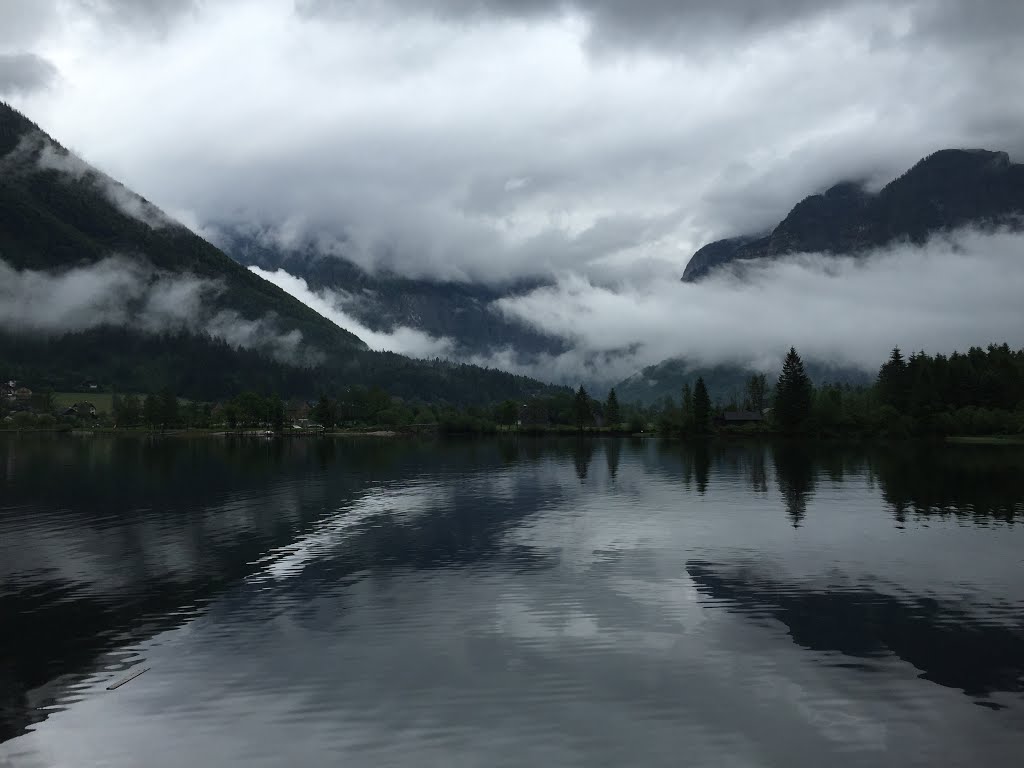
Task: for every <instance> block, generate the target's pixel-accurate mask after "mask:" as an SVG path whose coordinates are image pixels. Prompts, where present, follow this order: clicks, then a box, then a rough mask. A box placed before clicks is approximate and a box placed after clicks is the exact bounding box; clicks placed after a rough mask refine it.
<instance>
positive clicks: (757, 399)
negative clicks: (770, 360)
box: [743, 373, 768, 413]
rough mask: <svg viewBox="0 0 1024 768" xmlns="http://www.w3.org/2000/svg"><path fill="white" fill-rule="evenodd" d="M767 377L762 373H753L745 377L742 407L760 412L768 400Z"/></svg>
mask: <svg viewBox="0 0 1024 768" xmlns="http://www.w3.org/2000/svg"><path fill="white" fill-rule="evenodd" d="M767 398H768V377H767V376H765V374H763V373H755V374H752V375H751V376H750V378H749V379H747V386H746V396H745V398H744V400H743V409H744V410H746V411H754V412H756V413H762V412H763V411H764V409H765V404H766V403H767V402H768V399H767Z"/></svg>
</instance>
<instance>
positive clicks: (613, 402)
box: [604, 387, 622, 430]
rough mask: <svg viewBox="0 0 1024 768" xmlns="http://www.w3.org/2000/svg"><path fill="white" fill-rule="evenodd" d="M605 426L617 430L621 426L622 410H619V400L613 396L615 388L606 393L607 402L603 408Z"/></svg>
mask: <svg viewBox="0 0 1024 768" xmlns="http://www.w3.org/2000/svg"><path fill="white" fill-rule="evenodd" d="M604 418H605V424H606V425H607V427H608V428H609V429H612V430H617V429H618V428H619V426H620V425H621V424H622V409H621V408H619V398H618V396H617V395H616V394H615V387H612V389H611V391H610V392H609V393H608V401H607V402H606V403H605V406H604Z"/></svg>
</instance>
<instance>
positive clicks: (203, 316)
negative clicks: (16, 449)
mask: <svg viewBox="0 0 1024 768" xmlns="http://www.w3.org/2000/svg"><path fill="white" fill-rule="evenodd" d="M0 366H2V369H3V371H2V375H4V376H5V377H7V378H12V379H19V380H23V381H25V382H27V383H29V384H31V385H32V386H35V387H39V388H44V387H52V388H58V387H59V388H61V389H77V388H80V387H81V386H82V385H83V384H84V383H86V382H89V383H97V384H102V385H103V386H104V387H112V388H115V389H120V390H122V391H124V390H129V391H131V390H134V391H152V390H155V389H158V388H162V387H166V386H170V387H171V388H172V389H174V390H175V391H177V392H178V393H180V394H182V395H188V396H192V397H203V398H213V397H219V396H223V395H227V394H235V393H237V392H239V391H242V390H243V389H259V390H261V391H265V392H278V393H280V394H285V395H289V394H300V395H305V396H312V395H314V394H316V393H317V392H324V391H332V392H333V391H338V390H340V389H342V388H344V387H349V386H353V385H364V386H379V387H384V388H386V389H387V391H388V392H390V393H391V394H393V395H397V396H400V397H403V398H406V399H409V400H422V401H428V402H450V403H489V402H491V401H494V400H499V399H503V398H507V397H517V398H518V397H525V396H527V395H529V394H530V393H533V392H542V391H545V389H546V388H545V386H544V385H543V384H541V383H540V382H537V381H532V380H529V379H526V378H525V377H521V376H515V375H512V374H507V373H503V372H501V371H495V370H486V369H483V368H479V367H475V366H472V365H465V364H461V363H458V362H448V361H441V360H435V361H431V362H419V361H413V360H410V359H408V358H406V357H402V356H400V355H396V354H388V353H380V352H374V351H370V350H369V349H367V346H366V344H365V343H364V342H363V341H362V340H361V339H359V338H358V337H357V336H355V335H354V334H352V333H350V332H348V331H347V330H345V329H343V328H341V327H339V325H337V324H336V323H335V322H333V321H332V320H330V319H328V318H327V317H324V316H323V315H322V314H320V313H318V312H316V311H314V309H312V308H310V307H309V306H308V305H307V304H304V303H303V302H301V301H299V300H297V299H295V298H294V297H292V296H291V295H290V294H289V293H287V292H286V291H284V290H282V289H281V288H279V287H278V286H276V285H274V284H273V283H272V282H269V281H267V280H264V279H262V278H261V277H259V276H258V275H256V274H255V273H254V272H253V271H252V270H250V269H247V268H245V267H244V266H242V265H240V264H238V263H237V262H236V261H234V260H232V259H231V258H229V257H228V256H226V255H225V254H224V253H223V252H221V251H220V250H218V249H217V248H216V247H215V246H213V245H211V244H210V243H208V242H206V241H205V240H203V239H202V238H200V237H199V236H197V235H196V234H194V233H193V232H192V231H191V230H189V229H188V228H186V227H185V226H183V225H182V224H180V223H179V222H177V221H176V220H174V219H173V218H172V217H171V216H169V215H167V214H166V213H164V212H163V211H162V210H160V209H159V208H157V207H156V206H154V205H152V204H151V203H150V202H148V201H147V200H146V199H144V198H142V197H141V196H139V195H137V194H135V193H134V192H132V191H131V190H129V189H128V188H126V187H125V186H123V185H122V184H120V183H119V182H117V181H115V180H114V179H112V178H110V177H109V176H107V175H106V174H104V173H102V172H101V171H99V170H97V169H96V168H94V167H92V166H90V165H89V164H88V163H86V162H85V161H83V160H82V159H81V158H79V157H77V156H76V155H75V154H73V153H71V152H69V151H68V150H67V149H65V148H64V147H62V146H61V145H59V144H58V143H57V142H56V141H54V140H53V139H52V138H50V137H49V136H48V135H47V134H45V133H44V132H43V131H42V130H41V129H40V128H39V127H38V126H36V125H35V124H34V123H32V122H31V121H30V120H29V119H28V118H26V117H25V116H24V115H22V114H21V113H19V112H17V111H16V110H14V109H12V108H11V107H9V106H7V105H6V104H3V103H0Z"/></svg>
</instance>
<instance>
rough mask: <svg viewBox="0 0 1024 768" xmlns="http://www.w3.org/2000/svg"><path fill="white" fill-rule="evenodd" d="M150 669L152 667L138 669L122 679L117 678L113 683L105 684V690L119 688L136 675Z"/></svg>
mask: <svg viewBox="0 0 1024 768" xmlns="http://www.w3.org/2000/svg"><path fill="white" fill-rule="evenodd" d="M151 669H152V667H146V668H145V669H140V670H139V671H138V672H133V673H132V674H130V675H128V677H126V678H124V679H123V680H118V681H117V682H116V683H114V684H113V685H108V686H107V690H108V691H113V690H116V689H117V688H120V687H121V686H122V685H124V684H125V683H130V682H131V681H132V680H134V679H135V678H136V677H138V676H139V675H141V674H142V673H143V672H149V670H151Z"/></svg>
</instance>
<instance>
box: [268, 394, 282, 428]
mask: <svg viewBox="0 0 1024 768" xmlns="http://www.w3.org/2000/svg"><path fill="white" fill-rule="evenodd" d="M284 416H285V413H284V401H283V400H282V399H281V398H280V397H279V396H277V395H274V396H273V397H272V398H270V424H271V427H272V428H273V430H274V431H275V432H277V433H278V434H281V433H282V432H284Z"/></svg>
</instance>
